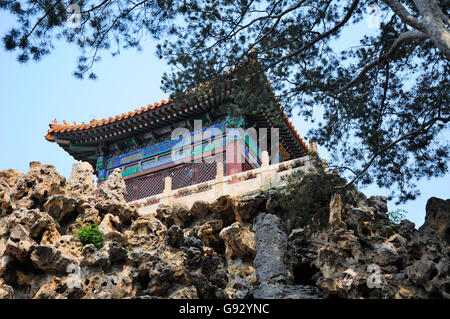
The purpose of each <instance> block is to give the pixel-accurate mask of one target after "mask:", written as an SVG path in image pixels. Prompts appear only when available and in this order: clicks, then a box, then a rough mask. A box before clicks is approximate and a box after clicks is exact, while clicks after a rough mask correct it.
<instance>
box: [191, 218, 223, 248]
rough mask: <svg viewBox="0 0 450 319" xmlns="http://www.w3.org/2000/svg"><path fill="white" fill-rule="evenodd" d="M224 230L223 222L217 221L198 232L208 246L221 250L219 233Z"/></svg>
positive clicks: (205, 224)
mask: <svg viewBox="0 0 450 319" xmlns="http://www.w3.org/2000/svg"><path fill="white" fill-rule="evenodd" d="M222 228H223V221H222V220H221V219H215V220H212V221H209V222H206V223H204V224H203V225H201V226H200V227H199V229H198V231H197V236H198V238H200V239H201V240H202V242H204V243H205V244H206V246H209V247H212V248H217V249H220V247H221V246H222V243H223V242H222V241H221V239H220V238H219V233H220V231H221V230H222Z"/></svg>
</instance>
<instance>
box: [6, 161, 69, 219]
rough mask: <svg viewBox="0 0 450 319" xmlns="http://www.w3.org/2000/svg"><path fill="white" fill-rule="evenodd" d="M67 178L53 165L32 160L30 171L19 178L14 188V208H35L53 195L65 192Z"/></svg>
mask: <svg viewBox="0 0 450 319" xmlns="http://www.w3.org/2000/svg"><path fill="white" fill-rule="evenodd" d="M65 184H66V178H65V177H63V176H61V175H59V173H58V172H57V171H56V169H55V167H54V166H53V165H45V164H41V163H39V162H31V163H30V170H29V171H28V173H27V174H26V175H24V176H22V177H21V178H19V179H18V181H17V183H16V184H15V187H14V188H13V189H12V194H13V196H12V199H13V200H12V208H13V209H14V210H16V209H19V208H20V207H25V208H33V207H32V206H35V205H39V204H40V203H44V202H45V201H46V199H47V198H48V197H50V196H52V195H58V194H62V193H63V192H64V188H65Z"/></svg>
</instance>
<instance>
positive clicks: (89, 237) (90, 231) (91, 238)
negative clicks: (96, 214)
mask: <svg viewBox="0 0 450 319" xmlns="http://www.w3.org/2000/svg"><path fill="white" fill-rule="evenodd" d="M75 233H76V234H77V235H78V238H79V239H80V241H81V243H82V244H83V246H85V245H88V244H92V245H94V246H95V247H96V248H97V249H100V248H102V247H103V233H102V231H101V230H100V229H99V228H98V227H97V225H96V224H91V225H89V226H86V227H82V228H79V229H77V230H75Z"/></svg>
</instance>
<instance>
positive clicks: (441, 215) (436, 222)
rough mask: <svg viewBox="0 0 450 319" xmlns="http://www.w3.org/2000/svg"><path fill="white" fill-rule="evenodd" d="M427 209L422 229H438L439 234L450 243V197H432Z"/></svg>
mask: <svg viewBox="0 0 450 319" xmlns="http://www.w3.org/2000/svg"><path fill="white" fill-rule="evenodd" d="M425 210H426V215H425V223H424V224H423V225H422V227H420V229H421V230H424V231H437V232H438V234H439V236H441V238H443V239H444V240H445V241H446V242H447V244H448V245H450V199H447V200H443V199H439V198H436V197H431V198H430V199H428V201H427V205H426V207H425Z"/></svg>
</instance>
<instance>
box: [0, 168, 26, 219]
mask: <svg viewBox="0 0 450 319" xmlns="http://www.w3.org/2000/svg"><path fill="white" fill-rule="evenodd" d="M23 176H25V174H23V173H21V172H19V171H17V170H15V169H8V170H0V216H5V215H6V214H7V212H8V210H11V199H12V189H13V188H14V186H15V185H16V183H17V181H18V180H19V179H20V178H22V177H23Z"/></svg>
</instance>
